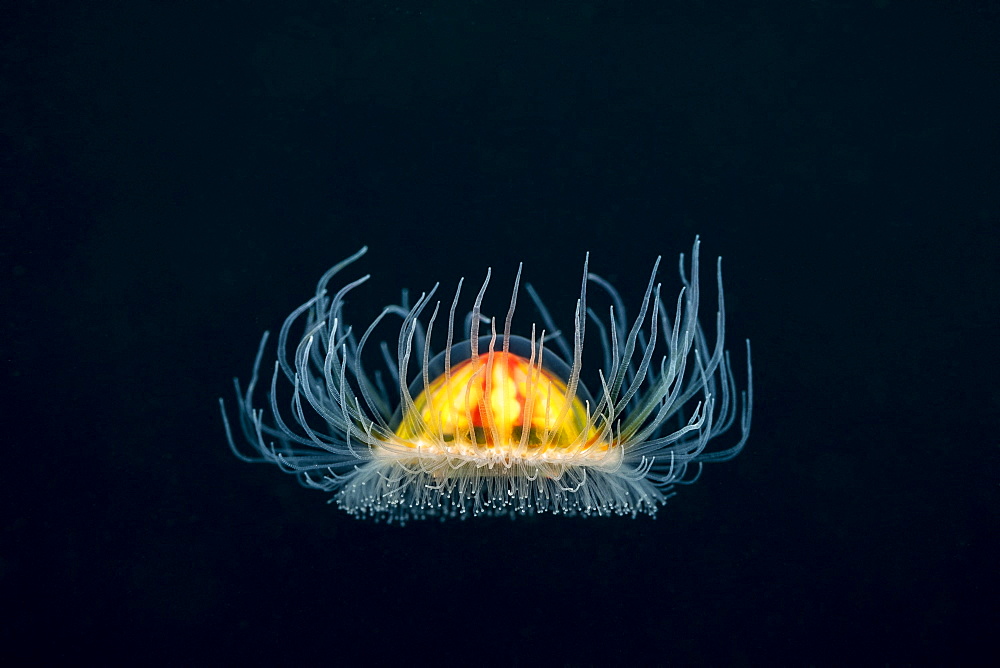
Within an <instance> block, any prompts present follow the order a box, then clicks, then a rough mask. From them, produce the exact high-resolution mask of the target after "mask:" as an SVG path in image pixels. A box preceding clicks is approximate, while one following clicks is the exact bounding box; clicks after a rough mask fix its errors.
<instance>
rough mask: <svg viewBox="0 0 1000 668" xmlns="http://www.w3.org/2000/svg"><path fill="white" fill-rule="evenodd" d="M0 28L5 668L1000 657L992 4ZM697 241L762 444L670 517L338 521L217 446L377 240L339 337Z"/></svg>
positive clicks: (174, 14)
mask: <svg viewBox="0 0 1000 668" xmlns="http://www.w3.org/2000/svg"><path fill="white" fill-rule="evenodd" d="M0 36H2V45H0V58H2V70H0V160H2V163H0V169H2V175H0V192H2V208H0V234H2V236H0V244H2V245H0V259H2V262H0V269H2V271H3V279H2V282H0V290H2V293H0V295H2V301H0V309H2V311H0V313H2V317H0V326H2V328H3V329H2V335H0V358H2V360H3V364H4V368H3V379H4V383H3V406H4V411H3V413H4V416H5V422H6V426H7V429H6V430H5V432H6V434H5V436H4V438H3V441H4V447H3V452H4V453H5V454H6V457H5V461H4V466H3V473H2V480H3V484H2V486H0V490H2V491H0V495H2V496H0V498H2V503H3V506H2V507H3V509H4V513H3V524H2V529H0V594H2V598H3V601H4V605H3V609H4V612H3V615H4V616H5V617H6V620H5V621H3V623H2V626H0V640H2V645H0V656H5V657H9V658H11V659H13V658H22V659H24V658H27V659H30V660H35V661H41V660H43V659H56V660H61V661H73V660H78V659H82V658H97V659H99V660H101V661H103V662H109V663H117V662H121V661H138V660H142V661H144V662H147V663H150V662H151V663H160V662H181V661H183V662H193V663H198V664H201V663H212V662H220V661H222V662H227V663H235V662H238V661H246V662H249V663H254V664H256V663H276V662H280V663H291V662H293V661H294V662H300V661H302V662H305V661H324V662H326V663H329V664H338V663H368V664H379V663H383V662H387V661H392V662H393V663H397V664H398V662H405V663H406V664H408V665H414V664H415V665H423V664H427V663H439V664H444V665H448V664H454V663H464V664H467V663H471V662H476V663H487V664H505V665H588V664H591V665H601V664H604V665H611V664H620V663H626V662H631V663H635V662H640V663H645V664H650V663H653V664H665V663H674V664H681V665H683V664H690V663H699V664H710V665H732V664H750V665H762V664H763V665H776V664H778V665H833V664H845V663H851V664H885V665H907V664H925V663H931V664H933V663H939V662H943V661H949V662H951V661H954V660H956V659H963V658H970V657H976V656H981V653H982V652H988V653H989V654H992V655H995V654H996V649H995V647H996V646H995V641H993V640H992V639H991V638H990V637H988V635H987V634H988V633H989V632H991V631H995V629H996V624H997V612H998V610H997V608H998V606H997V600H998V599H997V597H998V594H1000V588H998V586H997V580H998V578H997V543H998V541H997V537H998V508H1000V506H998V500H1000V495H998V480H1000V477H998V474H1000V466H998V463H1000V457H998V449H997V443H998V440H997V433H998V422H1000V420H998V413H1000V393H998V390H997V383H996V373H997V354H996V349H997V344H998V326H997V325H998V318H997V314H998V309H997V307H998V299H997V298H998V278H1000V272H998V262H997V251H998V243H997V241H998V235H997V232H996V226H997V224H998V217H1000V186H998V184H1000V169H998V166H1000V165H998V163H1000V159H998V148H1000V145H998V134H1000V132H998V123H997V118H1000V105H998V102H1000V92H998V91H1000V5H998V4H997V3H996V2H995V1H994V2H987V1H984V2H972V1H966V2H961V1H954V2H920V1H913V2H899V1H897V0H865V1H860V0H859V1H852V0H810V1H805V0H803V1H801V2H739V3H737V2H723V3H715V2H695V1H691V0H678V1H676V2H616V1H612V0H591V1H589V2H588V1H584V2H566V3H549V2H531V3H518V2H514V3H507V2H494V1H489V2H487V1H485V0H479V1H476V0H447V1H446V0H440V1H437V2H434V1H430V0H427V1H424V2H410V1H409V0H399V1H398V2H374V1H367V0H353V1H345V0H341V1H326V2H307V1H304V0H303V1H298V2H296V1H292V2H283V3H251V2H235V1H234V2H225V1H222V0H215V1H212V0H203V1H201V2H197V3H195V2H191V3H183V2H153V1H148V0H147V1H143V2H128V3H121V2H50V1H45V0H40V1H38V2H18V3H14V5H13V6H12V7H11V6H8V8H7V9H5V10H4V19H3V20H2V21H0ZM696 234H700V235H701V236H702V239H703V247H702V250H703V260H704V259H708V260H710V259H712V258H714V257H715V256H716V255H722V256H723V257H724V258H725V261H724V269H725V275H726V279H727V304H728V330H729V331H728V335H729V346H730V348H732V349H733V350H734V354H735V355H736V359H737V360H738V361H736V366H737V368H739V367H740V365H741V363H742V362H741V360H742V351H741V346H740V341H741V340H742V338H743V337H749V338H750V339H751V340H752V341H753V346H754V363H755V369H754V370H755V381H756V386H755V391H756V411H755V414H754V428H753V433H752V435H751V439H750V441H749V444H748V445H747V448H746V450H745V451H744V452H743V454H742V455H741V456H740V457H739V458H738V459H736V460H734V461H732V462H730V463H727V464H725V465H717V466H711V467H708V468H707V469H706V471H705V474H704V475H703V477H702V479H701V480H700V481H699V482H698V483H697V484H696V485H694V486H691V487H688V488H684V489H682V490H681V494H680V495H679V496H678V497H676V498H675V499H673V500H672V502H671V503H670V504H669V505H668V506H667V507H666V508H664V509H663V510H662V511H661V513H660V515H659V517H658V518H657V519H655V520H651V519H648V518H640V519H637V520H630V519H608V520H582V519H564V518H551V517H538V518H528V519H524V518H520V519H517V520H515V521H510V520H508V519H480V520H475V521H466V522H447V523H439V522H417V523H411V524H409V525H407V526H405V527H403V528H399V527H396V526H386V525H384V524H375V523H369V522H361V521H358V520H355V519H352V518H351V517H349V516H347V515H346V514H344V513H343V512H341V511H339V510H337V509H336V507H335V506H329V505H327V504H326V503H325V501H326V499H325V498H324V496H323V495H322V494H319V493H315V492H309V491H307V490H304V489H301V488H300V487H298V486H297V485H296V484H295V483H294V480H293V479H292V478H290V477H287V476H284V475H282V474H280V473H279V472H278V471H277V470H276V469H274V468H272V467H263V466H249V465H246V464H242V463H240V462H238V461H237V460H236V459H235V458H233V457H232V456H231V454H230V453H229V451H228V449H227V448H226V446H225V441H224V437H223V431H222V425H221V420H220V418H219V415H218V409H217V403H216V402H217V397H218V396H220V395H224V396H226V397H227V398H229V397H230V393H231V377H232V376H234V375H238V376H240V377H241V378H244V379H245V378H246V377H247V375H248V373H249V370H250V365H251V363H252V359H253V355H254V353H255V351H256V346H257V341H258V339H259V336H260V333H261V332H262V331H263V330H264V329H271V330H274V329H275V328H276V327H277V326H278V325H280V322H281V320H282V319H283V318H284V316H285V315H286V314H287V312H289V311H290V310H291V309H292V308H293V307H294V306H295V305H297V304H299V303H301V301H303V300H304V299H305V298H307V297H308V296H309V295H310V293H311V290H312V289H313V286H314V284H315V280H316V279H317V278H318V277H319V275H320V274H321V273H322V272H323V271H324V270H325V269H326V268H327V267H328V266H330V265H331V264H333V263H334V262H335V261H337V260H339V259H341V258H343V257H345V256H347V255H348V254H350V253H351V252H353V251H354V250H355V249H357V248H358V247H359V246H361V245H362V244H369V245H370V246H371V252H370V254H369V256H368V257H367V258H366V259H365V260H364V261H363V265H362V266H361V267H360V268H359V270H358V273H361V272H367V271H371V272H372V273H373V274H374V277H373V279H372V281H371V282H370V283H369V284H367V285H366V286H365V287H364V289H363V290H360V291H359V292H358V294H357V296H355V298H354V300H353V301H352V303H351V308H352V309H353V310H352V313H353V317H354V318H355V319H356V321H355V324H356V325H360V326H363V325H364V324H366V323H367V322H368V319H370V318H371V317H372V316H373V315H374V314H376V313H377V312H378V310H379V309H380V308H381V307H382V306H383V305H385V304H387V303H389V302H392V301H396V300H398V297H399V290H400V289H401V288H403V287H409V288H410V289H412V290H414V291H416V292H419V291H421V290H425V289H427V288H428V287H430V286H431V285H432V284H433V283H434V282H436V281H439V280H440V281H442V282H443V284H444V285H445V286H453V285H454V282H455V281H456V280H457V279H458V277H460V276H466V277H468V278H469V280H470V281H473V282H474V283H475V282H478V281H479V280H481V277H482V275H483V274H484V273H485V268H486V267H487V266H492V267H493V268H494V272H495V277H496V281H497V282H496V283H495V285H499V286H507V285H509V284H510V281H511V279H512V277H513V273H514V271H515V269H516V266H517V262H519V261H524V263H525V275H526V278H527V279H529V280H531V281H532V282H533V283H534V284H535V285H536V286H537V287H538V288H539V290H540V291H541V292H542V293H543V295H544V296H545V297H546V298H547V300H548V302H549V305H550V307H551V308H552V309H553V311H554V312H555V313H556V314H557V317H559V318H560V319H561V320H563V319H565V318H566V317H567V316H568V315H569V314H570V313H571V309H572V300H573V299H574V298H575V296H576V290H577V289H578V280H579V272H580V266H581V263H582V258H583V254H584V252H585V251H587V250H589V251H591V253H592V256H591V257H592V259H591V262H592V265H591V266H592V268H593V270H595V271H597V272H599V273H601V274H603V275H604V276H606V277H607V278H609V279H610V280H612V281H613V282H614V283H615V284H616V285H617V286H618V288H619V289H620V290H621V291H622V292H623V295H624V296H625V299H626V301H627V302H628V303H630V304H634V303H635V302H636V300H637V299H639V297H640V296H641V290H642V289H643V288H644V286H645V280H646V278H647V272H648V268H649V267H650V266H651V263H652V262H653V260H654V258H655V256H656V255H658V254H663V255H664V257H665V260H666V263H665V267H666V268H665V270H664V271H663V272H662V277H663V281H664V286H665V290H666V293H665V294H668V295H669V294H673V291H674V290H675V289H676V288H677V286H678V281H677V278H676V274H675V270H674V267H675V263H676V257H677V254H678V253H679V252H682V251H687V250H688V249H689V247H690V243H691V241H692V239H693V238H694V236H695V235H696ZM448 289H450V288H448ZM494 295H495V296H496V299H497V300H498V301H497V302H496V303H497V304H500V306H499V307H497V308H496V309H495V310H496V311H499V312H502V311H501V309H502V308H503V303H504V300H506V297H507V295H506V287H503V288H501V289H499V290H497V292H496V293H494ZM669 301H670V299H668V302H669ZM987 655H988V654H987Z"/></svg>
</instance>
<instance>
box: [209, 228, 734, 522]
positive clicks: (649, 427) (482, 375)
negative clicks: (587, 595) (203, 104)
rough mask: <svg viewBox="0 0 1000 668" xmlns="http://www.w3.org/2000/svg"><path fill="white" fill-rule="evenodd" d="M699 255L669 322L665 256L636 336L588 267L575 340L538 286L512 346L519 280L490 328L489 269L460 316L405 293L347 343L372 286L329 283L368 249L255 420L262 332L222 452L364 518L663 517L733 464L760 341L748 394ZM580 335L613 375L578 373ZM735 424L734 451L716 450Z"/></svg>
mask: <svg viewBox="0 0 1000 668" xmlns="http://www.w3.org/2000/svg"><path fill="white" fill-rule="evenodd" d="M699 247H700V239H698V238H697V237H696V238H695V241H694V246H693V248H692V252H691V257H690V266H689V267H688V266H687V265H686V262H685V257H684V254H683V253H682V254H681V255H680V261H679V271H680V282H681V288H680V292H679V294H678V296H677V299H676V302H675V303H674V304H672V305H670V306H672V308H668V302H666V301H665V300H664V298H663V297H662V296H661V284H660V283H658V282H657V274H658V270H659V265H660V260H661V258H657V259H656V261H655V262H654V264H653V269H652V272H651V275H650V278H649V281H648V283H647V285H646V289H645V293H644V295H643V297H642V299H641V301H640V302H639V304H638V311H637V314H636V316H635V318H634V319H632V320H631V321H630V320H628V319H627V317H626V309H625V304H624V300H623V299H622V297H621V295H620V294H619V293H618V291H617V290H616V289H615V287H614V286H613V285H612V284H611V283H610V282H609V281H608V280H606V279H604V278H602V277H600V276H599V275H597V274H595V273H592V272H590V271H589V264H590V255H589V254H587V255H586V257H585V259H584V264H583V279H582V281H581V287H580V295H579V298H578V299H577V300H576V306H575V309H574V312H573V317H572V332H571V333H569V332H566V333H564V332H563V331H561V330H558V329H557V327H556V323H555V320H554V318H553V316H552V314H551V313H550V311H549V309H548V308H547V307H546V306H545V304H544V302H543V301H542V299H541V297H540V296H539V293H538V292H537V291H536V290H535V288H534V287H533V286H531V285H530V284H528V285H526V292H527V293H528V295H529V297H530V299H531V301H532V302H534V305H535V307H536V311H537V317H538V318H539V320H540V322H537V323H535V324H532V325H531V327H530V329H529V330H528V331H523V330H522V333H521V334H515V333H513V331H512V330H513V321H514V312H515V308H516V306H517V300H518V294H519V291H520V283H521V273H522V268H523V267H522V266H519V267H518V271H517V275H516V278H515V280H514V287H513V290H512V293H511V298H510V306H509V308H508V310H507V313H506V316H505V318H504V319H503V321H502V322H499V321H498V320H497V318H495V317H487V316H486V315H484V314H483V312H482V308H483V298H484V295H485V294H486V290H487V287H488V285H489V283H490V276H491V273H492V272H491V270H487V272H486V278H485V280H484V281H483V283H482V285H481V287H480V288H479V290H478V291H477V292H475V296H474V298H473V300H472V305H471V309H470V310H469V311H468V312H467V313H466V314H465V315H464V317H462V315H461V313H462V312H461V311H460V310H459V304H460V301H461V298H462V287H463V283H464V279H460V280H459V281H458V283H457V287H456V289H455V292H454V295H453V297H452V298H451V299H450V300H447V299H446V300H445V301H444V302H442V301H441V300H440V299H435V295H436V294H437V293H438V288H439V287H440V284H435V285H434V286H433V288H432V289H430V290H429V291H427V292H425V293H423V294H421V295H420V296H419V297H418V298H417V299H416V300H414V301H413V303H412V304H411V303H410V301H411V300H410V299H409V296H408V293H407V292H406V291H403V299H402V301H401V303H399V304H393V305H390V306H386V307H385V308H384V309H383V310H382V311H381V313H380V314H379V315H378V316H377V317H376V318H375V319H374V320H373V321H372V322H371V324H369V325H368V326H367V327H366V328H365V329H364V331H361V330H360V328H358V329H355V328H353V327H352V326H350V325H349V324H348V322H347V320H346V319H345V311H346V310H347V309H346V308H345V307H346V303H347V297H348V295H350V294H351V293H352V292H353V291H354V290H356V289H357V288H358V287H359V286H361V285H362V284H363V283H364V282H365V281H366V280H368V278H369V277H370V275H365V276H361V277H359V278H356V279H355V280H350V281H343V282H342V283H340V284H339V287H338V284H335V283H334V280H335V279H337V278H339V277H340V276H341V275H342V272H344V270H345V269H347V268H348V267H351V266H352V265H354V263H355V262H357V261H358V260H359V259H360V258H361V257H362V256H363V255H364V254H365V253H366V251H367V247H364V248H362V249H361V250H359V251H358V252H356V253H355V254H354V255H351V256H350V257H348V258H347V259H345V260H343V261H341V262H340V263H338V264H336V265H335V266H333V267H332V268H331V269H329V270H328V271H327V272H326V273H325V274H323V276H322V277H321V278H320V280H319V283H318V285H317V287H316V292H315V294H314V296H313V297H312V298H310V299H309V300H308V301H306V302H305V303H304V304H302V305H301V306H299V307H298V308H296V309H295V310H294V311H292V313H291V314H290V315H289V316H288V318H287V319H286V320H285V322H284V324H283V325H282V327H281V329H280V331H279V332H278V336H277V357H276V359H275V360H274V362H273V371H272V372H271V373H270V382H269V383H268V387H267V391H266V392H265V394H266V397H265V399H264V401H263V402H262V407H258V405H257V403H255V402H256V400H257V398H258V385H259V383H260V381H261V379H262V371H263V369H264V368H265V367H264V358H265V353H266V352H267V350H268V346H267V343H268V339H269V336H268V333H267V332H265V333H264V335H263V337H262V339H261V342H260V346H259V348H258V351H257V355H256V359H255V361H254V365H253V372H252V375H251V376H250V380H249V383H248V384H247V385H246V387H245V388H244V387H243V386H242V385H241V383H240V382H239V380H238V379H234V385H235V389H236V397H237V413H238V420H237V421H236V422H235V423H230V420H229V418H228V417H227V411H226V407H225V403H224V401H223V400H222V399H219V405H220V410H221V411H222V418H223V426H224V428H225V434H226V438H227V441H228V444H229V447H230V449H231V450H232V451H233V453H234V454H235V455H236V456H237V457H238V458H240V459H241V460H243V461H247V462H266V463H270V464H273V465H276V466H277V467H278V468H280V469H281V470H282V471H284V472H286V473H290V474H293V475H295V476H296V477H297V478H298V480H299V482H300V483H301V484H302V485H303V486H305V487H308V488H313V489H318V490H322V491H325V492H328V493H331V494H332V497H331V499H330V501H336V503H337V504H338V505H339V506H340V508H342V509H343V510H345V511H346V512H348V513H350V514H352V515H355V516H357V517H361V518H374V519H376V520H384V521H388V522H398V523H405V522H406V521H408V520H415V519H423V518H428V517H438V518H451V517H463V518H464V517H476V516H483V515H510V516H511V517H516V516H518V515H532V514H536V513H551V514H553V515H563V516H582V517H595V516H631V517H636V516H637V515H640V514H647V515H653V516H655V514H656V512H657V510H658V509H659V507H660V506H661V505H663V504H664V503H665V502H666V501H667V499H668V498H670V497H671V496H673V495H674V493H675V488H676V486H677V485H685V484H690V483H692V482H694V481H696V480H697V479H698V478H699V477H700V475H701V472H702V467H703V465H704V464H705V463H710V462H722V461H726V460H729V459H732V458H733V457H735V456H736V455H737V454H739V452H740V451H741V450H742V449H743V446H744V444H745V443H746V441H747V438H748V436H749V433H750V423H751V415H752V408H753V370H752V365H751V361H750V342H749V340H747V341H746V389H745V390H743V391H740V392H738V391H737V383H736V379H735V376H734V373H733V368H732V363H731V359H730V354H729V352H728V351H727V350H726V349H725V345H724V334H725V305H724V301H723V287H722V259H721V258H719V259H718V260H717V262H716V267H715V274H716V282H717V286H718V287H717V300H718V301H717V304H718V306H717V309H716V311H715V326H714V332H713V333H714V342H711V343H710V341H709V337H708V334H706V332H705V330H704V328H703V327H702V324H701V322H700V321H699V308H700V306H701V301H702V295H701V289H700V285H699V276H698V275H699ZM595 293H596V294H595ZM588 300H590V301H601V302H602V303H604V304H605V305H606V307H607V308H606V311H604V310H603V309H602V311H603V312H602V313H598V312H597V311H596V310H595V309H594V307H592V306H591V305H590V302H588ZM397 319H398V321H399V325H398V334H396V336H395V340H394V341H392V343H393V344H394V345H390V344H389V343H387V342H386V341H381V342H379V343H377V344H376V343H375V339H374V338H373V337H374V336H375V332H376V331H382V330H383V329H385V328H387V327H390V326H391V328H392V330H393V333H395V330H396V326H395V325H392V324H391V323H393V322H395V321H396V320H397ZM592 332H593V334H591V333H592ZM585 333H586V334H591V336H592V337H593V338H596V339H598V340H599V342H600V349H599V352H597V353H590V354H589V355H588V358H591V357H592V358H595V359H601V360H602V363H601V364H599V365H598V368H596V369H592V370H591V369H586V368H584V367H585V360H584V339H585V336H584V335H585ZM441 339H443V345H442V341H441ZM587 340H588V341H590V339H587ZM373 360H375V361H374V362H373ZM269 366H270V365H269ZM264 379H265V383H266V382H267V376H266V375H265V376H264ZM585 379H586V380H587V382H589V383H590V384H591V388H590V389H588V387H587V386H586V385H585V383H584V380H585ZM737 417H738V418H739V433H738V436H736V437H735V438H734V439H731V441H734V442H731V443H729V444H727V445H725V446H722V447H720V446H718V445H717V443H718V440H717V437H720V436H722V435H723V434H725V433H726V432H727V431H729V430H730V428H731V427H732V426H733V425H734V424H735V423H736V421H737ZM234 424H235V425H238V429H239V431H240V432H241V433H242V439H238V436H237V434H235V433H234V432H236V429H235V428H234V426H233V425H234ZM238 440H243V441H246V443H247V444H249V452H247V451H245V450H246V448H247V446H246V445H244V446H242V447H241V446H239V445H238V443H237V441H238Z"/></svg>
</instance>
